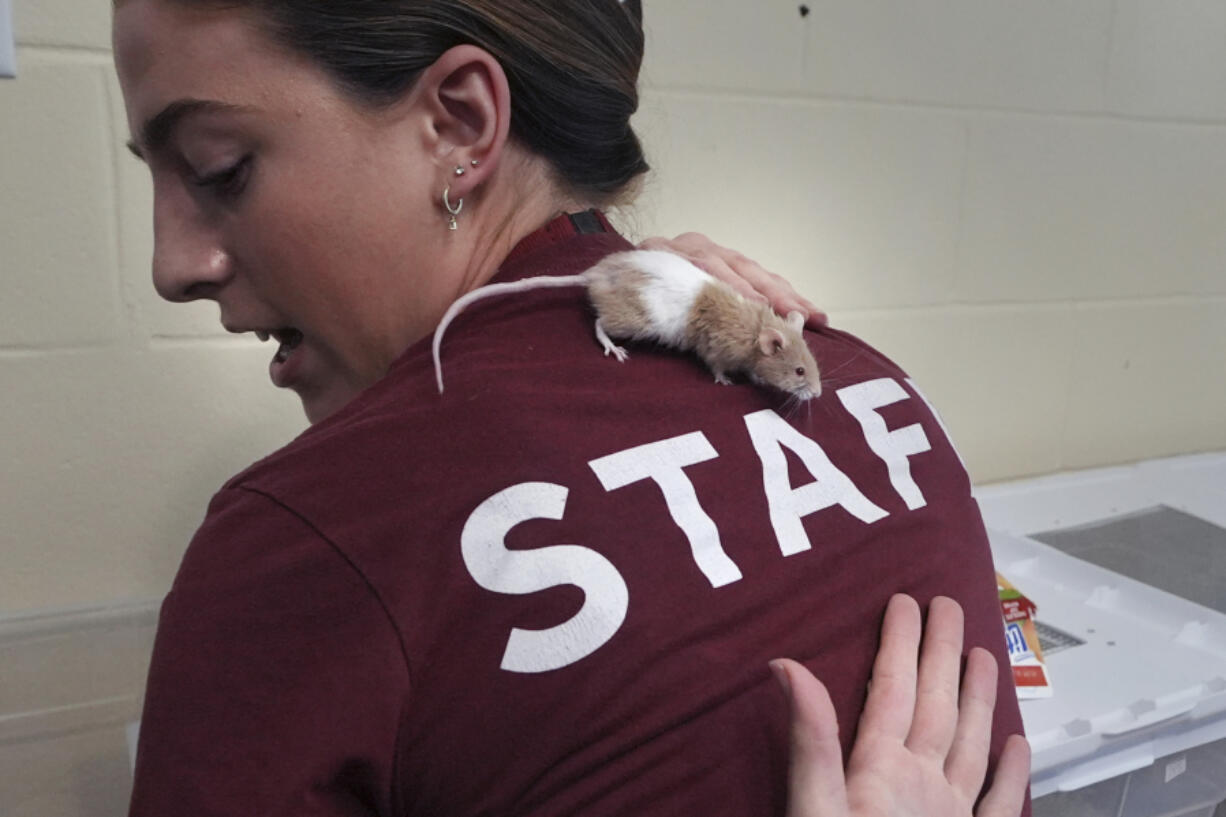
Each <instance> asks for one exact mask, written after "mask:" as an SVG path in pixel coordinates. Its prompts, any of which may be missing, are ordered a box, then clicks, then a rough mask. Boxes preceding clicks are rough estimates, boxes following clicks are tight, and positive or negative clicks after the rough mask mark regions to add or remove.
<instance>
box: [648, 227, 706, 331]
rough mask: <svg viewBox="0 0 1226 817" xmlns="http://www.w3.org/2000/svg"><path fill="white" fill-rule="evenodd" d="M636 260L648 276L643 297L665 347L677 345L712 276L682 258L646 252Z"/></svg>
mask: <svg viewBox="0 0 1226 817" xmlns="http://www.w3.org/2000/svg"><path fill="white" fill-rule="evenodd" d="M638 255H639V257H638V258H637V259H636V260H637V262H638V263H637V264H636V266H638V268H639V269H640V270H642V272H643V274H644V275H645V276H646V279H647V280H646V282H645V283H644V285H643V291H642V292H641V293H640V297H642V299H643V305H644V306H645V307H646V308H647V314H648V315H649V316H650V318H651V322H652V325H653V327H654V328H655V330H656V333H657V334H658V335H659V338H660V340H661V341H662V342H663V343H666V344H670V345H676V344H678V343H680V342H681V341H682V339H683V338H684V337H685V327H686V321H687V319H688V318H689V315H690V309H691V307H693V305H694V299H695V298H697V297H698V293H699V291H700V290H701V289H702V288H703V286H704V285H705V284H706V283H707V282H708V281H711V280H713V279H712V278H711V276H710V275H708V274H707V273H705V272H703V271H702V270H700V269H699V268H698V267H696V266H694V265H693V264H691V263H690V262H689V261H687V260H685V259H684V258H682V257H681V256H679V255H674V254H673V253H671V252H662V251H653V250H645V251H643V252H640V253H639V254H638Z"/></svg>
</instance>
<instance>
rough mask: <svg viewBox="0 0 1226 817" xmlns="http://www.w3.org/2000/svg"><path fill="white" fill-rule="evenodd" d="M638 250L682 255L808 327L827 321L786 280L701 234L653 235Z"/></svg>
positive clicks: (749, 295)
mask: <svg viewBox="0 0 1226 817" xmlns="http://www.w3.org/2000/svg"><path fill="white" fill-rule="evenodd" d="M639 249H641V250H665V251H667V252H671V253H673V254H675V255H680V256H683V257H685V258H687V259H689V260H690V261H691V262H693V263H694V265H695V266H697V267H699V268H700V269H702V270H705V271H706V272H708V273H710V274H711V275H712V276H714V277H715V278H718V279H719V280H721V281H723V282H724V283H726V284H728V285H730V286H731V287H732V288H733V289H735V290H736V291H737V292H739V293H741V294H742V295H744V296H745V297H746V298H752V299H753V300H756V301H762V302H764V303H769V304H770V305H771V308H772V309H774V310H775V311H776V312H778V313H779V314H780V315H787V314H788V312H791V311H793V310H795V311H797V312H800V313H801V314H803V315H805V317H806V319H805V323H806V325H808V326H809V327H811V328H814V329H816V328H818V327H820V326H825V325H826V324H827V323H828V322H829V318H828V317H827V316H826V313H825V312H823V311H822V310H820V309H818V308H817V307H816V306H814V305H813V303H812V302H811V301H809V300H807V299H806V298H802V297H801V296H800V295H799V294H798V293H797V292H796V290H795V289H794V288H793V287H792V285H791V284H790V283H788V282H787V280H785V279H784V278H781V277H780V276H778V275H775V274H774V273H771V272H767V271H766V270H765V269H763V268H762V266H761V265H760V264H758V263H757V262H756V261H754V260H752V259H750V258H746V257H745V256H744V255H742V254H741V253H739V252H737V251H736V250H730V249H728V248H727V247H722V246H720V245H719V244H716V243H715V242H714V241H712V240H711V239H709V238H707V237H706V236H705V235H703V234H702V233H682V234H681V235H679V236H677V237H676V238H672V239H668V238H662V237H659V236H657V237H653V238H648V239H645V240H644V241H643V242H641V243H640V244H639Z"/></svg>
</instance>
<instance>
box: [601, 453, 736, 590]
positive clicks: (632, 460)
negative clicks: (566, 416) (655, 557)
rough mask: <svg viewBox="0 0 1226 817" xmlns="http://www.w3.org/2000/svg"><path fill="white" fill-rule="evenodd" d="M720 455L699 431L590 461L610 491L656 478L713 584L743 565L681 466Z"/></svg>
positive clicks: (733, 576) (730, 579) (700, 566)
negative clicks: (725, 543)
mask: <svg viewBox="0 0 1226 817" xmlns="http://www.w3.org/2000/svg"><path fill="white" fill-rule="evenodd" d="M718 456H719V454H717V453H716V452H715V449H714V448H713V447H712V446H711V442H710V441H709V440H708V439H707V437H706V435H705V434H703V433H702V432H701V431H695V432H693V433H691V434H683V435H681V436H680V437H673V438H672V439H668V440H660V441H659V442H655V443H648V444H647V445H640V446H636V447H635V448H628V449H626V450H625V451H619V452H617V453H616V454H610V455H609V456H607V457H601V458H600V459H596V460H592V461H591V462H589V463H588V465H589V466H591V468H592V470H593V471H595V472H596V478H597V479H599V480H600V484H601V485H603V486H604V489H605V490H606V491H613V490H616V489H618V488H622V487H624V486H626V485H629V484H631V483H633V482H638V481H640V480H644V479H651V480H654V481H655V483H656V485H659V486H660V490H661V491H663V492H664V503H665V504H666V505H667V506H668V513H669V515H671V516H672V518H673V521H674V522H676V523H677V527H679V528H681V530H682V531H683V532H684V533H685V536H686V538H687V539H689V541H690V551H691V552H692V553H693V554H694V563H695V564H696V565H698V569H699V570H701V571H702V574H703V575H704V576H706V577H707V581H709V582H711V586H712V587H723V586H724V585H726V584H731V583H732V582H734V581H736V580H737V579H739V578H741V571H740V569H738V568H737V566H736V564H735V563H734V562H733V561H732V559H731V558H729V556H728V554H727V553H726V552H724V548H723V545H721V544H720V541H719V529H718V528H717V527H715V522H714V521H713V520H712V519H711V517H710V516H708V515H707V512H706V511H704V510H703V509H702V505H700V504H699V502H698V495H697V494H696V493H695V492H694V483H692V482H690V479H689V477H687V476H686V475H685V471H684V470H682V469H684V468H685V467H686V466H687V465H695V464H697V463H700V462H706V461H707V460H713V459H715V458H716V457H718Z"/></svg>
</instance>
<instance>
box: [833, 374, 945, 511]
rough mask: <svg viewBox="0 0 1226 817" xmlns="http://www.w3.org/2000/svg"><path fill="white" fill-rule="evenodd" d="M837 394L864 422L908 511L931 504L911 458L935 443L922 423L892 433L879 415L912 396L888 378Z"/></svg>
mask: <svg viewBox="0 0 1226 817" xmlns="http://www.w3.org/2000/svg"><path fill="white" fill-rule="evenodd" d="M837 394H838V395H839V401H840V402H842V404H843V406H844V407H845V408H846V409H847V410H848V411H849V412H851V415H852V416H853V417H855V418H856V419H857V420H859V421H860V427H861V428H862V429H864V441H865V442H866V443H868V447H869V448H871V449H872V451H873V453H874V454H876V455H877V456H878V457H881V459H882V460H883V461H884V462H885V464H886V467H887V469H888V470H889V474H890V484H891V485H893V486H894V490H895V491H897V492H898V495H899V496H900V497H902V499H903V501H904V502H906V503H907V510H910V511H914V510H916V509H918V508H922V507H924V506H925V505H927V504H928V500H926V499H924V493H923V492H922V491H921V490H920V489H919V486H918V485H916V484H915V480H914V479H912V478H911V462H910V460H908V459H907V458H908V457H911V456H914V455H915V454H922V453H923V452H925V451H931V450H932V443H930V442H928V437H927V435H925V434H924V429H923V427H922V426H921V425H920V424H919V423H912V424H911V425H909V426H906V427H904V428H899V429H895V430H894V431H890V430H889V429H887V428H886V427H885V418H883V417H882V416H881V415H880V414H879V413H878V412H877V409H879V408H881V407H883V406H889V405H892V404H894V403H897V402H898V401H899V400H909V399H911V396H910V395H909V394H907V392H906V390H905V389H903V387H902V386H900V385H898V381H897V380H891V379H890V378H888V377H881V378H878V379H876V380H869V381H867V382H865V383H857V384H856V385H854V386H847V387H846V388H843V389H839V390H838V392H837Z"/></svg>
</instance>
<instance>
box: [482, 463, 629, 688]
mask: <svg viewBox="0 0 1226 817" xmlns="http://www.w3.org/2000/svg"><path fill="white" fill-rule="evenodd" d="M568 493H569V492H568V490H567V489H566V487H565V486H562V485H555V484H553V483H550V482H524V483H520V484H519V485H512V486H511V487H510V488H507V489H505V490H502V491H499V492H498V493H496V494H494V495H493V496H491V497H490V498H489V499H487V500H485V501H484V502H482V503H481V504H480V505H478V506H477V509H476V510H474V511H473V512H472V514H471V515H470V516H469V517H468V521H467V522H465V523H464V530H463V531H462V532H461V534H460V552H461V555H462V556H463V558H464V565H465V566H466V567H467V568H468V572H469V573H470V574H471V575H472V577H473V579H474V580H475V581H476V582H477V584H479V585H481V586H482V587H483V588H485V589H486V590H492V591H494V592H495V593H509V594H514V595H526V594H529V593H536V592H539V591H541V590H545V589H548V588H550V587H558V586H560V585H566V584H573V585H576V586H577V587H579V589H581V590H582V591H583V593H584V597H585V598H584V600H583V606H582V607H581V608H579V612H578V613H575V615H574V616H573V617H571V618H570V619H569V620H567V621H564V622H562V623H561V624H559V625H557V626H555V627H550V628H548V629H545V630H523V629H520V628H519V627H512V628H511V635H510V637H509V638H508V639H507V648H506V651H505V652H504V653H503V655H502V664H501V667H502V669H504V670H507V671H509V672H548V671H549V670H555V669H560V668H561V667H565V666H566V665H568V664H573V663H574V662H576V661H578V660H579V659H580V658H583V657H585V656H587V655H590V654H591V653H593V652H595V651H596V650H597V649H599V648H600V647H601V646H602V645H603V644H605V643H606V642H607V641H608V640H609V639H610V638H612V637H613V634H614V633H616V632H617V630H618V628H620V627H621V625H622V622H623V621H625V619H626V609H627V608H628V606H629V603H630V593H629V591H628V590H627V588H626V582H625V580H624V579H623V578H622V576H621V574H620V573H618V572H617V568H615V567H614V566H613V565H612V563H611V562H609V560H608V559H606V558H605V557H603V556H601V555H600V554H599V553H597V552H596V551H594V550H592V549H590V548H585V547H580V546H579V545H552V546H550V547H543V548H536V549H534V550H510V549H508V548H507V546H506V536H507V534H508V533H510V531H511V529H512V528H514V527H515V526H516V525H518V524H519V523H521V522H526V521H528V520H529V519H555V520H557V519H561V518H562V515H563V512H564V511H565V510H566V497H567V494H568Z"/></svg>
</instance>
